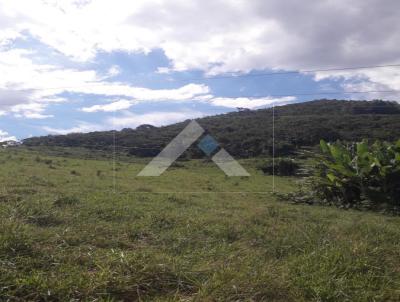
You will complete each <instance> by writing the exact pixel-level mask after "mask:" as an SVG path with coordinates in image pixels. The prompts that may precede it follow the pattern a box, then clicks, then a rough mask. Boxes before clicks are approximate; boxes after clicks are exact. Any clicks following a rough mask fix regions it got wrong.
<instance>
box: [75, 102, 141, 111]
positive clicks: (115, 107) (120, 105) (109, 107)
mask: <svg viewBox="0 0 400 302" xmlns="http://www.w3.org/2000/svg"><path fill="white" fill-rule="evenodd" d="M133 104H134V102H133V101H130V100H119V101H116V102H112V103H110V104H105V105H94V106H91V107H83V108H81V110H82V111H84V112H99V111H104V112H115V111H119V110H124V109H128V108H130V107H131V106H132V105H133Z"/></svg>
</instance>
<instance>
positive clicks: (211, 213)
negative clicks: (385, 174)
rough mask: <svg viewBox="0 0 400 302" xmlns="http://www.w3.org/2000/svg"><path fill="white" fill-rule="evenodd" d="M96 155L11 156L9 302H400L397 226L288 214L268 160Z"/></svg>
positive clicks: (6, 173)
mask: <svg viewBox="0 0 400 302" xmlns="http://www.w3.org/2000/svg"><path fill="white" fill-rule="evenodd" d="M65 154H67V153H65ZM92 155H93V154H92ZM92 157H93V158H92V159H78V158H74V157H73V156H70V154H69V155H68V156H63V157H62V156H56V155H53V156H50V155H42V154H41V153H39V152H36V151H28V150H23V149H14V150H2V151H1V153H0V162H1V167H0V171H1V173H0V184H1V185H0V186H1V188H0V300H1V301H82V300H83V301H137V300H139V301H399V300H400V229H399V227H400V218H399V217H391V216H384V215H380V214H375V213H367V212H357V211H345V210H340V209H335V208H328V207H318V206H306V205H292V204H289V203H284V202H279V201H277V200H276V198H275V196H274V195H273V194H272V192H271V190H272V178H271V177H270V176H264V175H262V174H261V173H260V171H258V170H256V169H255V166H256V165H257V160H248V161H244V162H242V163H243V165H244V166H245V167H246V169H248V171H249V172H250V173H251V177H249V178H228V177H225V176H224V174H223V173H222V172H221V171H220V170H218V168H216V167H215V166H214V165H213V163H205V162H203V161H200V160H198V161H189V162H183V163H180V164H179V165H177V166H176V167H173V168H172V169H170V170H168V171H167V172H166V173H165V174H163V175H162V176H161V177H156V178H138V177H136V176H135V175H136V174H137V173H138V172H139V171H140V169H141V168H143V166H144V164H145V161H144V160H139V159H137V160H132V159H129V160H128V159H126V158H123V157H118V158H117V161H116V162H113V161H112V160H110V159H95V157H96V156H95V155H93V156H92ZM275 182H276V183H275V185H276V190H277V191H278V192H290V191H291V190H294V188H295V186H296V179H294V178H279V177H276V178H275Z"/></svg>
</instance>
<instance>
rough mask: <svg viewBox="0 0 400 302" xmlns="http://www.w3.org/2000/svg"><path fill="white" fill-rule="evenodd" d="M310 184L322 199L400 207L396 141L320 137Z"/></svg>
mask: <svg viewBox="0 0 400 302" xmlns="http://www.w3.org/2000/svg"><path fill="white" fill-rule="evenodd" d="M320 145H321V150H322V155H321V157H320V160H321V162H320V165H319V166H318V167H317V169H316V178H315V180H314V183H313V187H314V190H315V192H316V193H317V195H318V197H320V198H322V199H323V200H325V201H327V202H330V203H335V204H339V205H344V206H346V207H353V206H356V205H359V204H364V203H366V204H367V205H368V206H370V207H373V208H381V207H386V206H389V207H390V208H396V209H398V208H400V140H399V141H397V143H394V144H392V143H387V142H380V141H376V142H375V143H374V144H372V145H369V144H368V142H367V141H362V142H360V143H355V144H349V145H345V144H343V143H341V142H336V143H333V144H327V143H326V142H325V141H323V140H321V143H320Z"/></svg>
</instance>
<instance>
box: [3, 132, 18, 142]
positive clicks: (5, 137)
mask: <svg viewBox="0 0 400 302" xmlns="http://www.w3.org/2000/svg"><path fill="white" fill-rule="evenodd" d="M16 140H17V138H16V137H15V136H13V135H9V134H8V132H6V131H4V130H0V142H5V141H16Z"/></svg>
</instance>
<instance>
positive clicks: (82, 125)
mask: <svg viewBox="0 0 400 302" xmlns="http://www.w3.org/2000/svg"><path fill="white" fill-rule="evenodd" d="M42 129H43V130H45V131H47V132H49V133H51V134H58V135H64V134H68V133H87V132H93V131H101V130H105V129H106V128H105V127H104V126H102V125H97V124H93V123H86V122H79V123H78V125H77V126H74V127H71V128H54V127H48V126H44V127H42Z"/></svg>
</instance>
